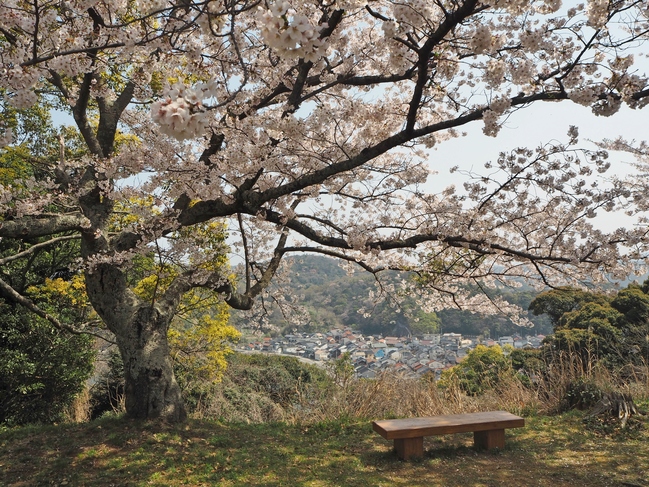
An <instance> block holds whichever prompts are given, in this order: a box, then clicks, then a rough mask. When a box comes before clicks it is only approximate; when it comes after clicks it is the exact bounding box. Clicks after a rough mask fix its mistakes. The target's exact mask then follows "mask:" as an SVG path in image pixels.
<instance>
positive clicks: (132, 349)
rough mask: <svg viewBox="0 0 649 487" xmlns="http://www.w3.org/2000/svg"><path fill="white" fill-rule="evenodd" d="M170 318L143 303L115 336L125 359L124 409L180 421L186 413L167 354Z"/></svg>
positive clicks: (146, 416) (132, 414)
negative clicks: (129, 321)
mask: <svg viewBox="0 0 649 487" xmlns="http://www.w3.org/2000/svg"><path fill="white" fill-rule="evenodd" d="M169 320H170V318H168V317H165V316H163V315H161V313H160V312H159V310H157V309H156V308H155V307H154V306H150V305H142V306H140V307H139V309H138V310H137V312H136V313H135V316H134V319H133V321H132V323H130V324H129V325H128V326H126V327H122V328H123V329H125V332H124V331H123V332H122V333H120V334H119V335H118V336H117V343H118V346H119V350H120V353H121V355H122V361H123V362H124V382H125V400H126V413H127V414H128V416H129V417H132V418H136V419H152V418H161V419H164V420H167V421H172V422H178V421H183V420H185V419H186V417H187V413H186V411H185V406H184V403H183V399H182V397H181V393H180V387H179V386H178V383H177V382H176V379H175V377H174V373H173V363H172V361H171V357H170V356H169V346H168V343H167V326H168V321H169Z"/></svg>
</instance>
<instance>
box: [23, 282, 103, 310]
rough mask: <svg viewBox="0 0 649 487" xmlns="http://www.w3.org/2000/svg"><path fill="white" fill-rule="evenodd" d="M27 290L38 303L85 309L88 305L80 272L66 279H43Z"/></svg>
mask: <svg viewBox="0 0 649 487" xmlns="http://www.w3.org/2000/svg"><path fill="white" fill-rule="evenodd" d="M27 292H28V293H29V295H30V296H31V297H32V298H34V299H36V300H37V301H39V303H47V304H49V305H55V306H57V307H60V308H74V309H77V310H85V309H87V308H88V307H89V306H90V302H89V301H88V295H87V294H86V284H85V282H84V277H83V275H82V274H77V275H74V276H72V278H71V279H70V280H68V281H65V280H63V279H58V278H57V279H45V282H44V283H43V284H41V285H39V286H30V287H29V288H28V289H27Z"/></svg>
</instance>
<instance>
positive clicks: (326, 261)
mask: <svg viewBox="0 0 649 487" xmlns="http://www.w3.org/2000/svg"><path fill="white" fill-rule="evenodd" d="M287 263H288V264H289V265H290V266H291V272H290V275H291V283H290V290H291V294H293V295H295V296H297V302H296V303H295V304H297V305H298V306H300V307H302V308H303V310H304V311H305V314H304V315H303V316H302V317H301V318H300V322H299V323H296V322H295V321H289V319H287V318H286V317H285V316H284V315H283V314H282V313H281V312H280V310H279V308H278V307H271V314H270V322H271V323H272V324H274V325H276V326H278V327H279V328H280V329H282V330H283V331H293V329H296V328H297V329H298V330H300V331H311V332H313V331H326V330H329V329H332V328H336V327H344V326H349V327H352V328H354V329H357V330H360V331H362V332H363V333H366V334H383V335H385V336H387V335H396V336H403V335H407V334H415V335H420V334H423V333H435V332H440V331H441V332H444V333H446V332H454V333H462V334H464V335H479V334H484V333H488V334H489V335H491V336H502V335H510V334H515V333H521V332H525V333H530V332H531V331H529V330H528V331H524V330H523V331H521V329H520V327H518V326H516V325H514V324H513V323H511V322H510V321H509V320H508V319H507V318H505V317H502V316H482V315H477V314H473V313H471V312H469V311H460V310H444V311H441V312H439V313H437V314H435V313H425V312H424V311H422V310H421V309H420V308H419V307H418V306H417V305H416V304H415V300H414V299H412V298H410V299H408V298H406V299H405V300H404V301H403V303H402V312H399V311H398V310H397V309H396V308H395V307H392V306H391V303H385V302H384V303H380V304H378V305H375V304H373V303H372V301H371V300H370V299H369V297H368V296H369V294H370V291H371V290H373V289H374V277H373V276H371V275H370V274H368V273H364V272H361V271H359V272H357V273H355V274H353V275H351V276H349V275H347V273H346V272H345V271H344V270H343V269H342V268H341V267H340V266H339V265H338V261H337V260H335V259H332V258H328V257H323V256H314V255H304V256H299V257H292V258H289V259H287ZM391 278H392V279H394V282H396V281H397V279H401V278H403V275H401V276H399V275H398V274H397V273H394V274H393V276H392V277H390V276H388V278H387V279H388V281H389V280H390V279H391ZM501 295H502V297H503V298H505V299H506V300H507V301H509V302H511V303H514V304H518V305H519V306H521V307H522V308H524V309H527V307H528V305H529V303H530V302H531V301H532V299H534V297H535V296H536V293H535V292H533V291H531V290H529V289H525V288H521V289H517V290H516V291H508V292H506V293H501ZM392 304H393V303H392ZM361 308H365V310H366V311H367V312H368V313H370V316H364V315H363V314H361V313H359V309H361ZM530 319H531V320H532V321H533V322H534V323H535V329H534V330H533V332H534V333H549V332H550V331H551V327H550V325H549V322H548V320H547V319H546V318H545V317H543V316H542V317H534V316H531V317H530ZM235 320H236V318H235Z"/></svg>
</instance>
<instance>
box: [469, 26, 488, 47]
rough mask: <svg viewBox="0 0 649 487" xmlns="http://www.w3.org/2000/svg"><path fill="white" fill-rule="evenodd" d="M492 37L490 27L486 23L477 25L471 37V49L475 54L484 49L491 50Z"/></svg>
mask: <svg viewBox="0 0 649 487" xmlns="http://www.w3.org/2000/svg"><path fill="white" fill-rule="evenodd" d="M491 44H492V37H491V29H489V27H488V26H486V25H479V26H478V27H476V29H475V31H474V32H473V36H472V37H471V49H472V50H473V52H474V53H476V54H482V53H483V52H485V51H489V50H491Z"/></svg>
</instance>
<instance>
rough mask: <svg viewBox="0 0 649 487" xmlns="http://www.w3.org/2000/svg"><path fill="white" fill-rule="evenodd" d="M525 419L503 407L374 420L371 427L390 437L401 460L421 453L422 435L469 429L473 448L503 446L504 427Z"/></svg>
mask: <svg viewBox="0 0 649 487" xmlns="http://www.w3.org/2000/svg"><path fill="white" fill-rule="evenodd" d="M523 426H525V420H524V419H523V418H521V417H520V416H515V415H513V414H511V413H508V412H507V411H490V412H484V413H468V414H447V415H443V416H433V417H430V418H408V419H386V420H383V421H374V422H373V423H372V428H373V429H374V431H376V432H377V433H379V434H380V435H381V436H383V437H384V438H385V439H386V440H394V448H395V450H396V452H397V456H398V457H399V458H401V459H402V460H408V459H410V458H412V457H423V456H424V436H434V435H446V434H451V433H468V432H471V431H472V432H473V442H474V445H475V447H476V448H477V449H479V450H481V449H490V448H504V447H505V428H520V427H523Z"/></svg>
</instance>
